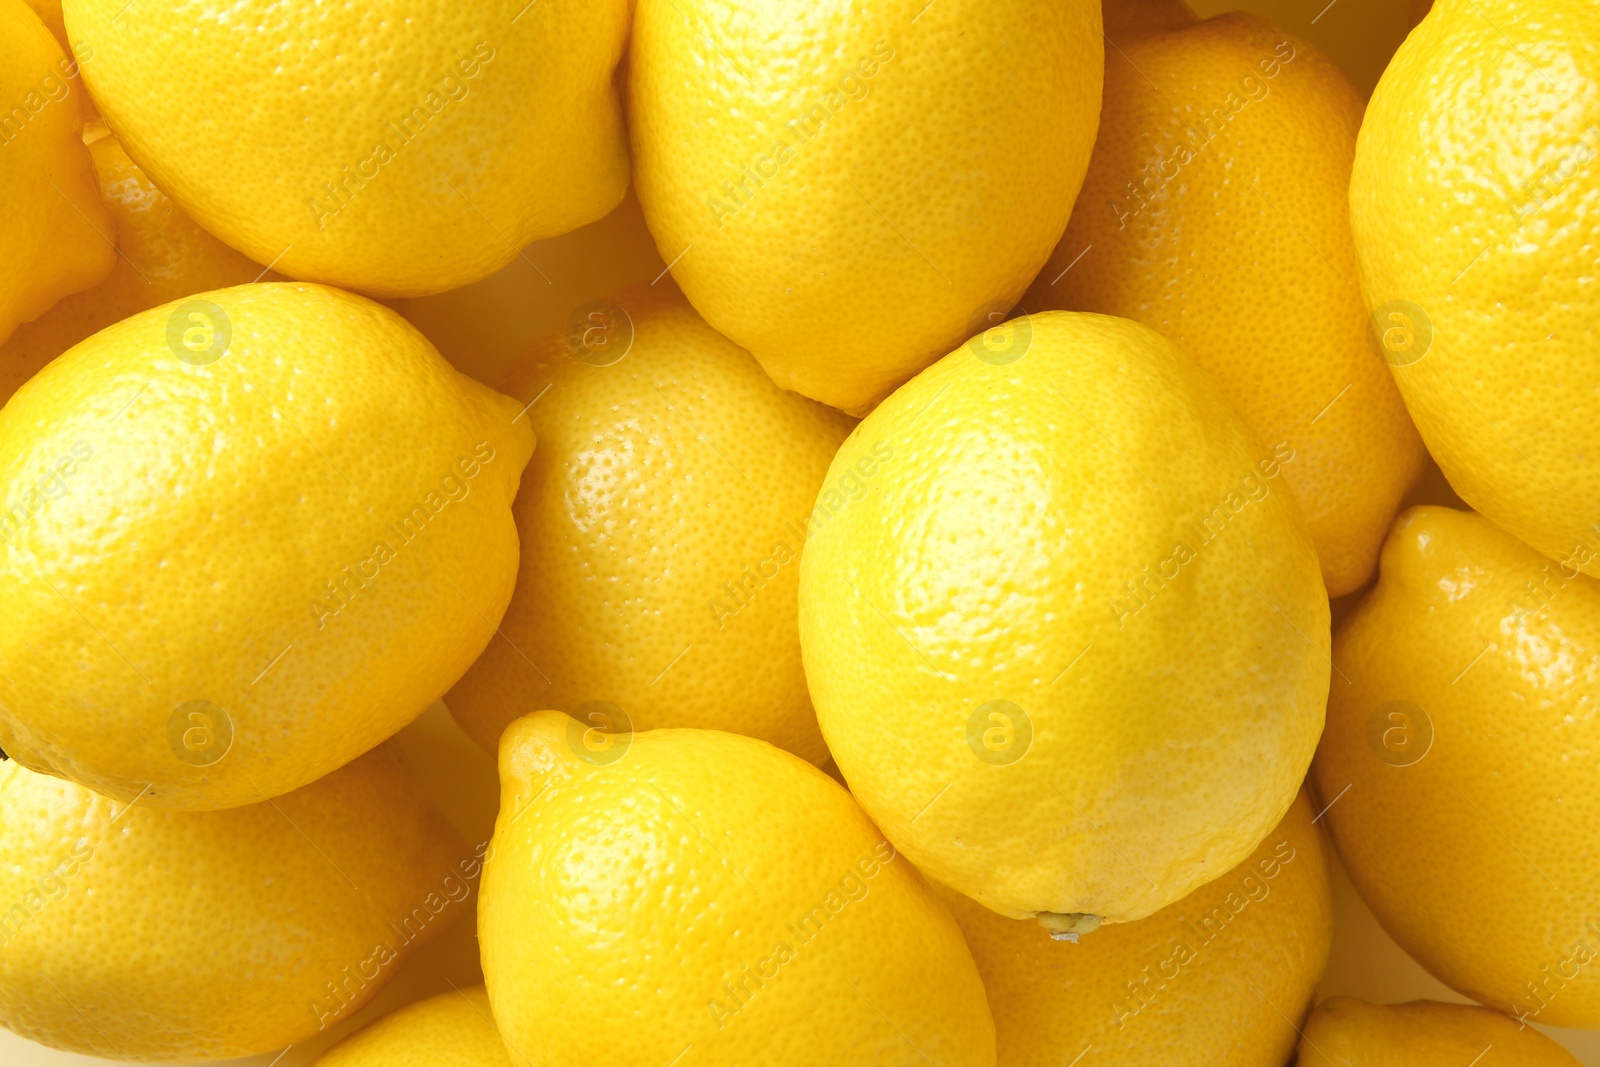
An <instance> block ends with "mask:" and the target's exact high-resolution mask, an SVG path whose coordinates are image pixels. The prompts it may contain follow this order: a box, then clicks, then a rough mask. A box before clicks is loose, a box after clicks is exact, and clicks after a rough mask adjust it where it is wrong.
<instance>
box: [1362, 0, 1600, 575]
mask: <svg viewBox="0 0 1600 1067" xmlns="http://www.w3.org/2000/svg"><path fill="white" fill-rule="evenodd" d="M1597 38H1600V8H1597V7H1596V6H1595V5H1594V4H1591V3H1587V2H1584V0H1541V2H1537V3H1527V2H1514V0H1493V2H1489V3H1478V2H1476V0H1438V3H1436V4H1434V5H1433V8H1432V10H1431V11H1430V12H1429V13H1428V15H1427V16H1426V17H1425V18H1423V19H1422V21H1421V22H1420V24H1419V25H1418V26H1417V27H1416V29H1415V30H1413V31H1412V33H1411V35H1410V36H1409V37H1408V38H1407V39H1406V42H1405V44H1403V45H1402V46H1401V47H1400V50H1399V51H1398V52H1396V53H1395V56H1394V59H1393V61H1392V62H1391V63H1390V64H1389V67H1388V69H1386V70H1385V71H1384V75H1383V78H1382V80H1381V81H1380V82H1379V83H1378V87H1377V89H1376V90H1374V92H1373V94H1372V100H1371V103H1370V105H1369V106H1368V108H1367V111H1366V115H1365V117H1364V119H1363V121H1362V125H1361V134H1360V138H1359V140H1358V141H1357V144H1356V154H1355V163H1354V169H1353V171H1352V174H1351V180H1350V192H1349V198H1350V219H1351V224H1352V230H1353V233H1354V236H1355V242H1356V250H1357V252H1358V254H1359V264H1360V281H1361V287H1362V290H1363V292H1364V294H1365V296H1366V301H1367V304H1368V307H1369V308H1370V309H1371V311H1372V314H1373V317H1374V320H1375V327H1376V328H1377V329H1378V330H1380V331H1386V330H1396V335H1397V337H1399V338H1400V339H1401V340H1406V339H1409V338H1410V337H1415V338H1416V339H1417V340H1416V343H1415V344H1412V345H1409V346H1408V347H1407V348H1406V349H1405V350H1404V351H1403V352H1395V353H1393V355H1397V356H1399V357H1400V358H1389V364H1390V373H1391V374H1392V375H1393V376H1394V379H1395V382H1396V383H1397V385H1398V386H1399V389H1400V394H1401V396H1402V397H1404V399H1405V402H1406V406H1407V407H1408V408H1409V409H1410V412H1411V417H1412V419H1413V420H1414V421H1415V423H1416V427H1417V429H1418V431H1420V433H1421V435H1422V438H1423V440H1424V441H1425V442H1427V445H1428V450H1429V452H1430V453H1431V454H1432V456H1433V458H1434V459H1435V460H1436V461H1437V462H1438V464H1439V467H1440V468H1441V469H1442V470H1443V471H1444V474H1445V476H1446V477H1447V478H1448V479H1449V482H1450V485H1451V487H1452V488H1453V489H1454V490H1455V491H1456V493H1458V494H1459V495H1460V497H1461V499H1462V500H1464V501H1466V502H1467V504H1469V505H1470V506H1471V507H1473V508H1474V509H1475V510H1477V511H1478V512H1480V513H1482V514H1483V516H1484V517H1485V518H1487V519H1489V520H1490V521H1492V522H1494V523H1495V524H1496V525H1498V526H1501V527H1502V528H1504V529H1506V530H1508V531H1509V532H1510V533H1512V534H1514V535H1515V536H1516V537H1518V538H1519V539H1520V540H1522V541H1524V542H1526V543H1527V544H1529V545H1532V546H1533V547H1534V548H1536V549H1538V550H1539V551H1540V552H1542V553H1543V554H1544V555H1546V556H1548V557H1549V558H1550V559H1552V560H1556V561H1558V562H1561V563H1564V564H1567V565H1569V566H1572V567H1576V568H1577V569H1579V570H1581V571H1583V572H1584V573H1585V574H1588V575H1590V576H1592V577H1596V576H1600V550H1597V546H1600V540H1597V535H1596V533H1595V524H1596V523H1597V522H1600V515H1597V514H1596V509H1595V501H1596V500H1597V499H1600V473H1597V470H1596V467H1595V465H1594V463H1592V462H1590V461H1589V460H1588V459H1586V458H1585V457H1589V456H1593V455H1594V454H1595V452H1596V450H1597V449H1600V400H1597V399H1596V396H1597V394H1596V392H1595V391H1594V390H1593V389H1591V388H1590V387H1589V385H1590V383H1592V381H1593V346H1592V344H1590V342H1589V340H1588V339H1589V338H1591V337H1592V336H1593V335H1594V333H1595V331H1596V330H1597V329H1600V302H1597V301H1596V300H1595V298H1594V294H1593V292H1592V289H1591V277H1592V272H1591V265H1592V263H1593V259H1594V255H1593V249H1594V246H1595V242H1596V240H1597V239H1600V210H1597V207H1596V205H1597V203H1600V168H1597V167H1595V166H1594V165H1593V162H1592V161H1593V159H1594V157H1595V155H1596V154H1597V153H1600V112H1597V111H1596V109H1595V107H1594V104H1593V101H1592V99H1591V94H1592V92H1593V86H1594V83H1595V81H1596V80H1597V79H1600V54H1597V52H1596V50H1595V47H1594V42H1595V40H1596V39H1597ZM1529 56H1537V57H1539V58H1538V59H1537V60H1535V61H1534V62H1535V63H1536V69H1537V70H1538V72H1539V73H1538V75H1537V76H1534V77H1528V76H1526V73H1527V71H1528V70H1529V66H1528V64H1529V59H1528V57H1529ZM1419 204H1428V205H1437V207H1438V210H1419V208H1418V205H1419ZM1397 312H1400V314H1396V313H1397ZM1397 327H1398V329H1397ZM1386 358H1388V356H1387V354H1386ZM1574 383H1583V384H1581V385H1575V384H1574Z"/></svg>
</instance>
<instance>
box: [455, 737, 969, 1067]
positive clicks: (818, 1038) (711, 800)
mask: <svg viewBox="0 0 1600 1067" xmlns="http://www.w3.org/2000/svg"><path fill="white" fill-rule="evenodd" d="M500 784H501V803H500V818H499V820H498V821H497V822H496V824H495V832H494V839H493V842H492V844H491V845H490V850H489V858H488V862H487V864H486V865H485V870H484V883H483V902H482V904H481V906H480V908H479V911H478V919H479V939H480V941H481V943H482V945H483V973H484V977H485V979H486V981H487V984H488V988H489V1000H490V1001H491V1002H492V1003H493V1004H494V1017H495V1019H496V1021H497V1022H498V1023H499V1026H500V1032H501V1034H502V1036H503V1037H504V1038H505V1041H506V1044H507V1046H508V1047H509V1048H510V1049H511V1051H512V1055H513V1058H514V1059H517V1060H518V1061H519V1062H523V1061H526V1062H529V1063H535V1064H539V1065H540V1067H586V1065H588V1064H595V1063H619V1064H621V1063H629V1064H632V1063H637V1064H652V1063H659V1064H667V1063H671V1062H672V1060H673V1059H674V1057H681V1062H685V1063H697V1064H707V1065H722V1067H734V1065H737V1064H750V1063H761V1064H766V1065H769V1067H801V1065H807V1067H809V1065H811V1064H818V1063H830V1064H831V1063H871V1064H882V1065H886V1067H887V1065H904V1067H913V1065H918V1067H925V1065H926V1064H928V1063H939V1064H949V1065H951V1067H972V1065H978V1067H983V1065H992V1064H993V1063H994V1062H995V1059H994V1024H993V1022H992V1021H991V1020H990V1016H989V1008H988V1006H987V1004H986V1003H985V1000H984V993H983V985H982V983H981V982H980V980H979V978H978V972H977V970H976V968H975V967H974V966H973V963H972V956H971V954H970V953H968V951H967V946H966V944H965V942H964V941H963V940H962V938H961V931H960V930H959V929H958V928H957V927H956V924H955V922H954V920H952V919H951V918H950V913H949V912H948V911H947V910H946V909H945V907H944V905H943V904H941V903H939V901H938V900H937V899H936V898H935V897H934V895H933V893H932V892H931V891H930V890H929V889H928V887H927V886H926V885H925V884H924V883H923V881H922V879H921V877H920V875H918V873H917V872H916V871H915V870H914V869H913V868H912V867H911V865H910V864H909V863H908V862H907V861H906V858H905V857H904V856H901V855H899V854H898V853H897V852H896V851H895V849H894V846H892V845H891V844H889V843H888V842H887V841H885V840H884V839H883V835H882V834H880V833H879V832H878V830H877V829H876V828H875V827H874V826H873V825H872V823H871V821H869V820H868V818H867V816H866V815H865V814H864V813H863V812H862V811H861V809H860V808H859V807H858V806H857V805H856V803H855V801H854V800H852V799H851V797H850V794H849V793H847V792H846V791H845V790H843V789H841V788H840V787H839V786H838V785H837V784H835V783H834V782H833V781H832V780H830V779H829V778H828V776H827V775H825V774H823V773H822V772H821V771H819V770H817V769H816V768H815V767H812V766H810V765H809V764H807V763H805V762H804V761H802V760H800V759H798V758H796V757H794V756H791V755H789V754H788V753H786V752H783V751H782V750H780V749H777V748H774V747H772V746H771V745H768V744H767V743H765V742H763V741H757V740H755V739H753V738H748V737H741V736H739V735H737V734H728V733H722V732H719V731H715V730H652V731H649V732H645V733H636V734H606V733H602V732H598V731H596V730H594V729H592V728H588V727H586V726H585V725H584V724H583V723H580V722H578V721H577V720H575V719H571V718H569V717H567V716H566V715H563V714H561V713H559V712H553V711H542V712H538V713H536V714H533V715H529V716H526V717H525V718H522V719H519V720H517V722H515V723H514V724H512V726H511V727H510V728H509V729H508V730H507V731H506V733H505V736H504V737H503V738H502V739H501V742H500Z"/></svg>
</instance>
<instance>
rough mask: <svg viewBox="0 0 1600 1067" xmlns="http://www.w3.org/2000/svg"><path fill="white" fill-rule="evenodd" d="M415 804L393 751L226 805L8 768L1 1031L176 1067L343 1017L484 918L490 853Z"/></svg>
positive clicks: (270, 1045) (284, 1041) (1, 807)
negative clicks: (476, 912)
mask: <svg viewBox="0 0 1600 1067" xmlns="http://www.w3.org/2000/svg"><path fill="white" fill-rule="evenodd" d="M416 793H417V789H416V784H415V782H414V781H413V780H412V778H411V776H410V775H409V774H407V773H406V771H405V769H404V767H403V766H402V765H401V763H400V762H399V760H398V759H397V758H396V756H395V754H394V753H393V752H391V751H390V750H389V749H388V747H382V748H379V749H377V750H375V751H373V752H370V753H368V754H367V755H365V756H363V757H362V758H360V759H358V760H356V761H354V762H353V763H350V764H348V765H346V766H345V767H342V768H340V769H339V770H337V771H335V772H334V773H333V774H330V775H329V776H328V777H326V778H323V779H322V780H320V781H318V782H316V783H314V784H312V785H309V786H306V787H305V788H303V789H298V790H296V791H294V792H292V793H288V794H286V795H284V796H281V797H278V798H277V799H276V800H273V801H271V802H267V803H261V804H252V805H249V806H246V807H241V808H235V809H233V810H232V811H216V812H165V811H153V810H150V809H149V808H147V807H145V806H144V804H143V803H138V804H134V805H131V806H130V805H128V804H125V803H123V802H122V801H114V800H110V799H107V798H105V797H102V796H97V795H96V794H94V793H91V792H90V791H89V790H87V789H84V788H83V787H82V786H77V785H73V784H72V783H70V782H64V781H61V780H60V779H58V778H52V777H49V776H47V775H42V774H35V773H33V772H32V771H29V770H27V769H25V768H23V767H20V766H18V765H17V764H16V763H15V762H5V763H0V841H4V843H5V854H6V862H5V863H4V864H3V865H0V946H3V948H0V1025H4V1026H5V1028H6V1029H8V1030H11V1031H13V1032H15V1033H17V1034H20V1035H22V1036H23V1037H26V1038H29V1039H31V1040H33V1041H38V1042H42V1043H43V1044H46V1045H49V1046H51V1047H53V1048H59V1049H66V1050H69V1051H72V1052H81V1053H85V1054H88V1055H93V1056H105V1057H115V1058H118V1059H129V1060H135V1061H138V1060H159V1061H168V1062H171V1061H182V1062H186V1061H191V1060H197V1059H227V1058H229V1057H235V1056H248V1055H253V1054H255V1053H258V1052H267V1051H273V1052H276V1051H278V1050H280V1049H282V1048H283V1047H284V1046H286V1045H289V1044H291V1043H295V1042H299V1041H303V1040H305V1039H306V1038H308V1037H311V1036H313V1035H315V1034H317V1033H319V1032H320V1031H322V1030H323V1029H326V1028H327V1027H329V1026H332V1025H333V1024H334V1023H336V1022H338V1021H339V1020H340V1019H342V1018H345V1017H346V1016H348V1015H351V1014H353V1013H354V1012H355V1011H356V1009H358V1008H359V1007H360V1006H361V1005H362V1004H364V1003H366V1001H367V1000H369V999H370V998H371V997H372V996H373V994H375V993H376V992H377V991H378V990H379V989H380V988H382V987H383V985H384V984H385V983H386V982H388V981H389V979H390V978H392V977H394V974H395V972H396V971H397V970H399V968H400V966H401V962H402V961H403V960H404V959H405V958H406V957H407V956H408V955H409V954H410V952H411V951H412V949H413V948H415V947H416V946H417V945H420V944H422V943H423V942H425V941H426V940H427V939H429V938H431V937H433V936H434V934H435V933H437V932H438V931H440V930H442V929H444V928H445V927H446V926H448V925H449V924H450V923H452V922H454V921H456V919H457V918H459V917H460V916H461V915H463V914H465V913H466V911H467V909H468V907H469V905H467V904H465V903H462V901H464V900H465V897H466V895H467V894H469V893H470V891H471V889H472V879H473V878H475V877H476V876H477V874H478V869H479V864H478V860H477V859H476V858H474V857H473V856H472V855H471V853H470V852H468V851H467V849H466V846H465V845H463V844H462V843H461V841H460V839H459V838H458V837H456V835H455V833H454V832H453V831H452V830H451V829H450V828H449V825H448V824H447V823H445V822H444V820H443V819H442V818H441V817H440V816H439V815H438V814H437V813H436V812H435V811H434V810H433V809H432V808H429V807H427V806H426V805H425V804H423V803H422V802H421V801H420V800H418V799H417V797H416Z"/></svg>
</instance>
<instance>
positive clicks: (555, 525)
mask: <svg viewBox="0 0 1600 1067" xmlns="http://www.w3.org/2000/svg"><path fill="white" fill-rule="evenodd" d="M507 391H508V392H509V393H511V394H512V395H514V396H516V397H517V398H518V399H519V401H520V405H519V406H525V407H526V411H525V412H524V413H523V415H522V416H521V418H522V421H523V422H525V423H527V424H529V425H531V426H532V428H533V431H534V433H535V434H536V435H537V437H538V440H539V448H538V450H537V451H536V452H535V453H534V457H533V459H532V460H531V461H530V463H529V464H528V468H527V470H526V472H525V473H524V474H523V477H522V486H521V488H520V489H519V490H518V495H517V500H516V503H515V504H514V505H513V514H514V516H515V518H516V522H517V532H518V537H519V542H520V545H521V563H520V567H519V569H518V572H517V588H516V592H515V593H514V594H513V596H512V599H511V604H510V606H509V607H508V608H507V609H506V613H505V617H504V618H503V619H502V620H501V623H500V627H499V632H500V637H498V638H496V640H495V641H494V642H492V643H491V644H490V645H489V647H488V648H487V649H486V650H485V652H484V654H483V656H482V657H480V658H479V659H478V661H477V662H476V663H474V664H473V666H472V667H471V669H469V670H468V671H467V673H466V674H465V675H464V676H463V677H462V679H461V680H460V681H459V682H458V683H456V685H455V687H454V688H453V689H451V691H450V693H449V694H448V696H447V698H446V703H447V704H448V705H449V707H450V710H451V712H452V713H453V714H454V715H455V717H456V719H457V721H458V722H460V723H461V725H462V727H463V728H464V729H465V730H466V731H467V733H469V734H470V735H472V737H473V738H475V739H476V740H477V741H478V743H479V744H481V745H483V746H484V747H485V748H487V749H489V750H491V751H493V750H494V749H495V747H496V745H497V743H498V741H499V739H500V734H501V732H502V731H504V729H505V728H506V726H507V725H509V724H510V723H511V722H512V721H513V720H515V719H517V718H518V717H520V716H521V715H523V714H525V713H526V712H527V710H528V708H529V706H530V704H533V703H537V704H542V705H545V706H548V707H557V708H562V709H564V710H566V711H568V712H570V713H571V714H573V715H575V716H577V717H579V718H581V719H584V720H585V721H588V720H590V719H591V718H592V717H594V716H601V717H603V718H605V719H606V720H607V721H608V722H611V723H616V722H619V721H621V720H622V719H626V721H627V722H628V723H629V724H630V725H629V726H628V727H627V729H637V730H650V729H656V728H658V727H666V726H685V727H696V728H701V729H720V730H729V731H732V732H735V733H742V734H749V735H751V736H753V737H759V738H761V739H763V740H765V741H770V742H772V743H773V744H775V745H778V746H780V747H782V748H785V749H788V750H789V751H791V752H794V753H795V754H797V755H799V756H801V757H802V758H804V759H807V760H810V761H811V762H813V763H821V762H822V761H823V760H825V759H826V758H827V749H826V748H825V747H824V745H823V742H822V733H821V731H820V730H819V729H818V727H817V722H816V715H815V713H814V712H813V711H812V707H811V697H810V694H809V693H808V691H807V689H806V681H805V673H804V668H803V666H802V664H801V661H800V632H799V626H798V623H797V621H796V613H797V608H796V603H797V600H798V597H799V569H800V567H799V561H800V551H801V549H802V547H803V546H804V545H805V542H806V539H807V538H808V537H809V536H811V531H812V530H814V529H816V528H818V527H819V526H821V525H823V524H825V523H826V522H827V521H829V519H830V518H831V516H832V513H833V511H832V509H835V508H837V507H839V506H841V503H842V501H843V500H844V499H846V498H847V497H848V496H851V495H854V494H856V493H858V492H859V491H860V488H859V486H858V484H857V480H856V479H855V478H853V477H852V478H846V479H843V480H842V482H841V481H840V480H836V481H835V482H833V483H825V482H824V477H825V475H826V474H827V473H828V463H829V461H830V460H831V459H832V457H833V454H834V453H835V451H837V449H838V447H839V444H840V442H842V441H843V440H844V438H845V435H846V434H847V433H848V432H849V429H850V426H851V422H850V420H849V419H847V418H846V417H845V416H843V415H841V414H839V413H838V412H837V411H833V410H831V409H829V408H827V407H824V406H823V405H821V404H818V403H816V402H815V401H812V400H807V399H806V398H805V397H802V396H798V395H796V394H794V393H790V392H785V391H784V390H782V389H779V388H778V387H777V386H776V385H775V384H773V382H772V380H771V379H770V378H768V377H767V376H766V375H765V374H764V373H763V372H762V370H761V368H760V366H759V365H758V364H757V363H756V361H755V360H754V359H752V358H751V357H750V354H749V353H747V352H745V351H743V350H742V349H740V348H739V347H738V346H737V345H735V344H733V343H732V342H731V341H729V340H728V339H727V338H725V337H723V336H722V335H720V334H718V333H717V332H716V331H715V330H713V329H711V327H710V326H708V325H706V323H705V321H704V320H703V319H701V318H700V316H699V315H698V314H697V313H696V312H695V310H694V308H692V307H690V306H689V304H688V302H687V301H686V300H684V299H683V297H682V296H681V295H680V294H678V292H677V291H676V290H675V289H674V288H673V287H672V286H671V283H670V282H669V281H667V280H665V279H662V280H661V281H659V282H658V283H657V284H655V285H645V284H641V285H638V286H636V287H633V288H631V289H629V290H626V291H624V292H622V293H618V294H616V295H614V296H612V297H609V298H606V299H602V300H599V301H592V302H588V303H585V304H583V305H581V306H580V307H578V308H576V309H574V310H573V312H572V314H571V316H570V317H569V320H568V323H567V325H566V328H565V329H564V330H562V331H561V332H560V333H559V334H557V335H556V336H554V337H551V338H548V339H546V340H545V341H543V342H541V343H540V344H539V345H537V346H535V347H534V349H533V350H532V351H530V352H529V353H528V354H527V356H526V357H525V358H524V360H523V361H522V362H521V364H520V365H519V366H518V367H516V368H515V369H514V371H513V379H512V381H511V382H510V383H509V384H508V385H507ZM502 638H503V639H502ZM608 728H613V727H608Z"/></svg>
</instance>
